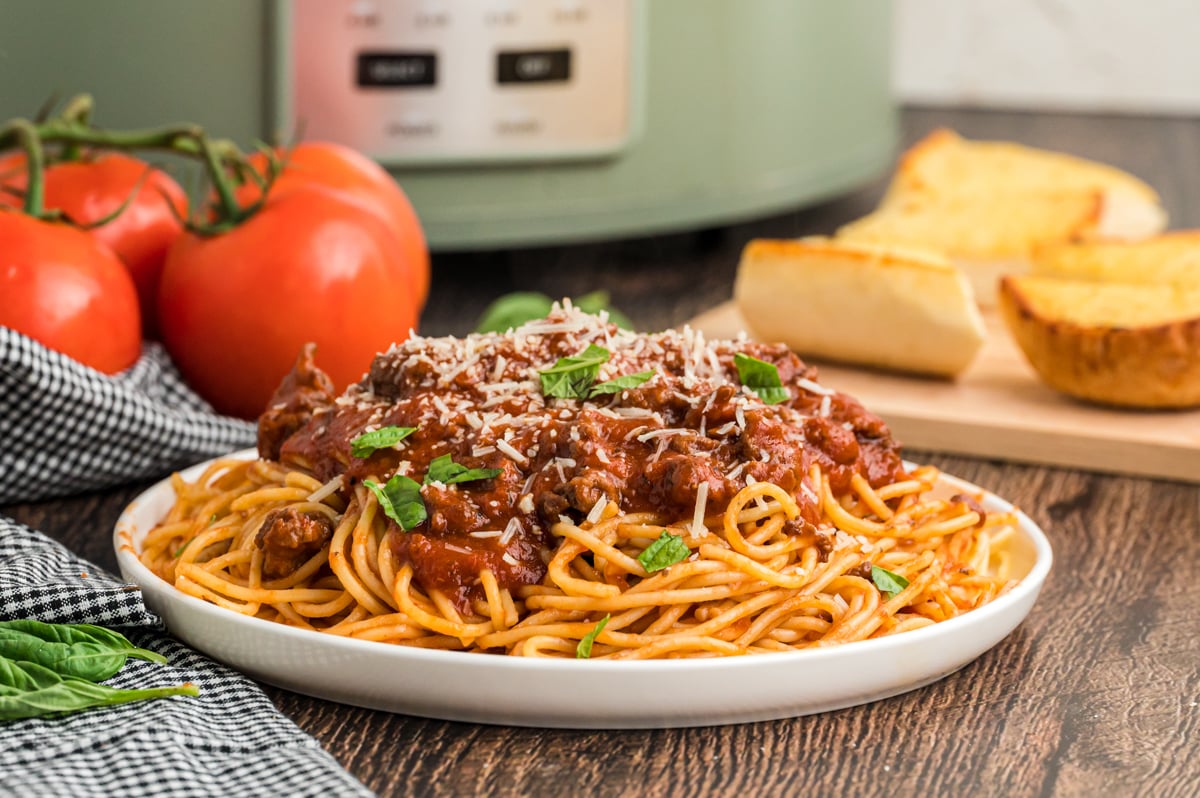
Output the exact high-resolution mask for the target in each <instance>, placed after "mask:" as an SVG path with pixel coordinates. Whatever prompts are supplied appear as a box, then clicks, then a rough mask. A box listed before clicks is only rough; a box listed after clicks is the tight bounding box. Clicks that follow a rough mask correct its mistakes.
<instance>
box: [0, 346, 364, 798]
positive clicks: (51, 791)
mask: <svg viewBox="0 0 1200 798" xmlns="http://www.w3.org/2000/svg"><path fill="white" fill-rule="evenodd" d="M253 441H254V427H253V425H251V424H248V423H246V422H243V421H237V420H234V419H229V418H223V417H220V416H217V415H215V414H214V413H213V412H212V409H211V408H210V407H209V406H208V405H207V404H206V403H204V402H203V401H202V400H201V399H200V398H199V397H197V396H196V395H195V394H194V393H192V392H191V391H190V390H189V389H188V388H187V386H186V385H185V384H184V383H183V380H182V379H181V378H180V376H179V374H178V372H177V371H176V370H175V368H174V366H172V364H171V362H170V359H169V358H168V357H167V355H166V353H165V352H164V351H163V349H162V348H161V347H160V346H158V345H156V344H148V345H147V346H146V348H145V351H144V352H143V355H142V357H141V359H140V360H139V361H138V362H137V364H135V365H134V366H133V367H132V368H130V369H129V370H128V371H126V372H123V373H122V374H119V375H117V376H115V377H107V376H105V375H103V374H99V373H98V372H95V371H92V370H91V369H88V368H85V367H83V366H81V365H79V364H78V363H76V362H74V361H72V360H70V359H69V358H66V357H64V356H62V355H60V354H58V353H56V352H52V351H50V350H48V349H46V348H45V347H43V346H41V345H39V344H37V343H36V342H34V341H32V340H31V339H29V338H27V337H25V336H23V335H20V334H18V333H15V332H13V331H12V330H9V329H6V328H3V327H0V504H4V503H8V502H16V501H33V500H37V499H43V498H48V497H51V496H59V495H66V494H70V493H77V492H81V491H86V490H96V489H100V488H106V487H113V486H115V485H119V484H121V483H124V482H130V481H134V480H144V479H149V478H157V477H161V476H164V475H166V474H167V473H169V472H170V471H171V470H173V469H176V468H178V467H180V466H183V465H187V464H189V463H193V462H196V461H198V460H202V459H205V458H207V457H211V456H214V455H218V454H222V453H225V452H229V451H232V450H234V449H238V448H242V447H244V446H247V445H249V444H251V443H252V442H253ZM20 618H32V619H36V620H40V621H46V622H50V623H93V624H98V625H101V626H106V627H109V628H112V629H116V630H118V631H120V632H122V633H123V634H125V635H126V636H127V637H128V638H129V639H130V640H132V641H133V643H134V644H135V645H138V646H141V647H143V648H148V649H151V650H153V651H157V652H158V653H160V654H162V655H163V656H165V657H166V658H167V660H168V663H169V664H168V665H165V666H164V665H155V664H153V663H149V662H143V661H141V660H133V659H131V660H129V661H128V662H127V663H126V665H125V667H124V668H122V669H121V671H120V672H119V673H118V674H117V675H116V676H114V677H113V678H112V679H109V680H108V682H106V684H109V685H112V686H114V687H150V686H161V685H173V684H182V683H183V682H192V683H194V684H196V685H198V686H199V687H200V695H199V696H197V697H183V696H176V697H171V698H164V699H156V700H152V701H138V702H134V703H131V704H122V705H118V706H115V707H104V708H95V709H89V710H85V711H83V712H79V713H76V714H72V715H65V716H61V717H57V718H31V719H28V720H20V721H8V722H5V721H0V795H3V796H6V797H7V796H20V797H22V798H23V797H24V796H30V797H31V798H32V797H33V796H37V798H41V796H71V797H72V798H75V797H76V796H105V797H106V798H107V796H118V795H119V796H125V795H130V796H142V795H161V796H189V798H190V797H191V796H231V795H237V796H284V795H286V796H309V795H311V796H318V795H320V796H343V795H370V794H371V793H370V792H369V791H368V790H366V788H364V787H363V786H362V785H361V784H359V783H358V782H357V781H356V780H355V779H354V778H353V777H352V776H350V774H348V773H346V772H345V771H344V770H343V769H342V768H341V767H340V766H339V765H338V763H337V762H336V760H334V759H333V758H332V757H331V756H329V755H328V754H327V753H325V752H324V751H323V750H322V749H321V747H320V745H319V744H318V743H317V741H316V740H314V739H313V738H312V737H310V736H308V735H306V734H304V733H303V732H302V731H301V730H300V729H299V728H298V727H296V726H295V725H294V724H293V723H292V722H291V721H289V720H288V719H287V718H285V717H284V716H283V715H281V714H280V713H279V712H278V711H277V710H276V709H275V707H274V706H273V705H272V704H271V702H270V700H269V699H268V698H267V697H266V695H265V694H264V693H263V692H262V691H261V690H260V689H259V688H258V687H257V685H255V684H254V683H253V682H252V681H250V680H249V679H247V678H245V677H243V676H241V675H239V674H237V673H235V672H233V671H231V670H229V669H228V668H225V667H223V666H221V665H219V664H217V663H215V662H213V661H212V660H210V659H208V658H207V657H204V656H203V655H201V654H199V653H197V652H196V651H193V650H192V649H190V648H188V647H187V646H184V645H183V644H181V643H179V642H178V641H176V640H174V639H172V638H171V637H170V636H168V635H167V634H166V632H165V630H164V628H163V626H162V624H161V623H160V622H159V620H158V619H157V618H156V617H155V616H154V615H153V614H151V613H150V612H149V610H147V609H146V607H145V605H144V604H143V603H142V597H141V593H140V592H139V591H138V590H137V588H134V587H131V586H130V585H127V584H124V583H122V582H121V581H120V580H118V579H116V578H115V577H113V576H111V575H109V574H107V573H105V572H104V571H102V570H100V569H99V568H97V567H95V566H94V565H92V564H90V563H88V562H86V561H84V560H81V559H80V558H78V557H76V556H75V555H73V554H71V553H70V552H68V551H67V550H66V549H65V548H63V547H62V546H61V545H59V544H58V543H56V542H54V541H53V540H51V539H50V538H48V537H46V536H45V535H42V534H41V533H39V532H37V531H35V530H32V529H30V528H28V527H26V526H23V525H21V524H18V523H16V522H15V521H13V520H12V519H9V518H5V517H3V516H0V620H13V619H20Z"/></svg>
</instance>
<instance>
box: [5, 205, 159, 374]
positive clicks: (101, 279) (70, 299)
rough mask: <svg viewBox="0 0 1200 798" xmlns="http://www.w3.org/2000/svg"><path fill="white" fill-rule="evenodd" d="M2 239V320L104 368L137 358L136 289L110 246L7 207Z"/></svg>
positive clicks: (110, 369)
mask: <svg viewBox="0 0 1200 798" xmlns="http://www.w3.org/2000/svg"><path fill="white" fill-rule="evenodd" d="M0 242H3V246H0V325H3V326H5V327H9V328H11V329H14V330H16V331H17V332H19V333H23V334H25V335H28V336H29V337H30V338H33V339H34V340H36V341H38V342H40V343H42V344H43V345H45V346H46V347H48V348H50V349H54V350H56V351H59V352H62V353H63V354H64V355H67V356H69V357H72V358H74V359H75V360H78V361H79V362H81V363H83V364H84V365H87V366H91V367H92V368H94V369H97V370H99V371H103V372H105V373H108V374H116V373H117V372H119V371H123V370H124V369H126V368H128V367H129V366H132V365H133V364H134V362H136V361H137V359H138V356H139V354H140V353H141V346H142V330H141V319H140V318H139V315H138V297H137V291H136V290H135V289H134V285H133V280H132V279H131V278H130V276H129V273H128V272H127V271H126V270H125V267H124V266H123V265H122V264H121V262H120V261H119V260H117V257H116V255H114V254H113V253H112V250H110V249H109V248H108V247H107V246H105V245H103V244H101V243H99V242H97V241H96V240H95V239H94V238H92V237H91V236H89V235H88V234H87V233H84V232H82V231H80V230H77V229H75V228H73V227H71V226H69V225H66V224H61V223H57V222H47V221H43V220H41V219H36V218H34V217H32V216H27V215H25V214H23V213H21V212H19V211H15V210H4V209H0Z"/></svg>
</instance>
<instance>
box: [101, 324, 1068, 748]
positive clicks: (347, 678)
mask: <svg viewBox="0 0 1200 798" xmlns="http://www.w3.org/2000/svg"><path fill="white" fill-rule="evenodd" d="M114 540H115V545H116V548H117V556H118V560H119V563H120V567H121V571H122V573H123V575H124V576H125V578H126V579H128V580H130V581H132V582H134V583H136V584H138V585H140V586H141V587H142V589H143V591H144V593H145V597H146V602H147V604H148V605H149V606H150V607H151V608H152V609H154V610H155V611H157V612H158V613H160V614H161V615H162V617H163V618H164V620H165V622H166V624H167V626H168V628H169V629H170V630H171V631H172V632H173V633H174V634H176V635H177V636H178V637H180V638H181V639H183V640H185V641H186V642H188V643H190V644H192V645H193V646H195V647H196V648H198V649H200V650H202V651H205V652H206V653H208V654H210V655H212V656H214V657H216V658H217V659H220V660H222V661H224V662H227V663H229V664H231V665H233V666H234V667H236V668H238V669H240V670H242V671H244V672H246V673H248V674H249V675H251V676H253V677H255V678H259V679H261V680H263V681H267V682H270V683H273V684H277V685H279V686H282V687H286V688H289V689H293V690H296V691H298V692H302V693H306V694H310V695H314V696H318V697H323V698H328V699H331V700H335V701H341V702H345V703H351V704H357V705H361V706H366V707H372V708H378V709H385V710H390V711H396V712H404V713H408V714H414V715H421V716H426V717H435V718H443V719H449V720H465V721H475V722H485V723H504V724H516V725H534V726H560V727H577V728H634V727H667V726H688V725H709V724H716V723H735V722H748V721H754V720H765V719H772V718H781V717H791V716H797V715H803V714H809V713H813V712H821V711H826V710H830V709H836V708H840V707H846V706H851V705H855V704H860V703H864V702H867V701H872V700H877V699H881V698H885V697H888V696H892V695H896V694H898V693H902V692H905V691H908V690H912V689H915V688H917V687H920V686H922V685H925V684H928V683H930V682H932V681H935V680H937V679H939V678H942V677H943V676H945V675H947V674H949V673H951V672H953V671H955V670H957V669H959V668H961V667H963V666H964V665H966V664H967V663H969V662H971V661H972V660H973V659H975V658H976V657H978V656H979V655H980V654H982V653H983V652H985V651H986V650H988V649H989V648H991V647H992V646H994V645H995V644H996V643H998V642H999V641H1000V640H1002V639H1003V638H1004V637H1005V636H1007V635H1008V634H1009V633H1010V632H1011V631H1012V630H1013V629H1014V628H1015V627H1016V626H1017V625H1018V624H1019V623H1020V622H1021V621H1022V620H1023V619H1024V618H1025V616H1026V615H1027V613H1028V612H1029V611H1030V609H1031V608H1032V606H1033V604H1034V601H1035V600H1036V598H1037V595H1038V592H1039V591H1040V589H1041V586H1042V583H1043V582H1044V580H1045V577H1046V575H1047V573H1048V572H1049V569H1050V565H1051V552H1050V547H1049V544H1048V542H1047V540H1046V538H1045V536H1044V535H1043V534H1042V532H1041V531H1040V530H1039V529H1038V528H1037V526H1036V525H1035V524H1033V522H1032V521H1031V520H1030V519H1029V518H1028V517H1027V516H1025V515H1024V514H1023V513H1021V512H1020V511H1019V510H1017V509H1016V508H1014V507H1012V506H1011V505H1010V504H1008V503H1007V502H1005V501H1003V500H1002V499H1000V498H998V497H996V496H993V495H991V494H989V493H987V492H986V491H984V490H982V489H980V488H978V487H976V486H973V485H970V484H967V483H965V482H962V481H961V480H957V479H955V478H954V477H951V476H949V475H945V474H940V473H938V471H937V470H936V469H934V468H932V467H928V466H917V465H914V464H912V463H908V462H905V461H904V460H903V459H902V457H901V452H900V447H899V445H898V444H897V442H896V441H895V440H894V439H893V438H892V436H891V434H890V432H889V430H888V428H887V426H886V424H884V422H883V421H882V420H880V419H879V418H878V417H876V416H874V415H873V414H871V413H870V412H869V411H867V410H866V409H865V408H863V407H862V406H861V405H860V404H859V403H858V402H857V401H855V400H854V399H853V398H852V397H849V396H846V395H844V394H842V393H840V392H838V391H836V390H834V389H832V388H829V387H827V386H824V385H822V384H821V383H820V382H819V381H818V380H817V373H816V370H815V369H813V368H811V367H809V366H807V365H806V364H804V363H803V362H802V361H801V360H800V359H799V358H798V357H796V356H795V355H794V354H793V353H791V352H790V351H788V350H787V349H786V348H785V347H783V346H771V345H764V344H760V343H753V342H750V341H746V340H730V341H725V340H722V341H706V340H705V339H704V338H703V336H701V335H700V334H699V333H697V332H695V331H693V330H690V329H687V328H684V329H683V330H668V331H666V332H662V333H655V334H638V333H633V332H629V331H625V330H621V329H619V328H617V327H616V326H615V325H613V324H611V323H609V322H608V320H607V319H606V318H605V317H604V316H603V314H601V315H600V316H592V315H589V314H585V313H582V312H581V311H579V310H577V309H575V308H572V307H571V306H570V305H569V304H568V303H564V304H563V306H562V307H556V308H555V310H554V311H553V312H552V313H551V314H550V316H548V317H547V318H545V319H540V320H537V321H534V322H530V323H528V324H525V325H524V326H522V327H519V328H517V329H515V330H510V331H508V332H506V333H488V334H473V335H469V336H466V337H464V338H450V337H447V338H426V337H420V336H413V337H412V338H410V339H409V340H408V341H406V342H404V343H401V344H397V345H395V346H393V347H392V348H391V349H389V350H388V351H386V352H384V353H381V354H380V355H379V356H377V357H376V359H375V361H374V362H373V363H372V365H371V368H370V371H369V372H368V373H367V374H365V375H364V377H363V379H362V380H361V381H360V382H359V383H357V384H356V385H352V386H350V388H348V389H347V390H346V391H345V392H342V393H341V394H336V393H335V392H334V390H333V388H332V385H331V384H330V381H329V380H328V378H327V377H326V376H325V375H324V374H323V373H322V372H321V371H320V370H319V368H317V366H316V364H315V363H314V352H313V351H312V350H311V349H308V350H306V351H305V352H303V353H302V354H301V356H300V357H299V359H298V360H297V363H296V366H295V368H294V369H293V371H292V373H291V374H290V375H288V376H287V378H285V380H284V381H283V383H282V384H281V385H280V388H279V390H278V391H277V393H276V395H275V397H273V399H272V401H271V403H270V405H269V406H268V408H267V410H266V412H265V413H264V414H263V416H262V417H261V419H260V422H259V439H258V447H257V449H256V450H247V451H244V452H238V453H234V454H232V455H230V456H228V457H223V458H219V459H216V460H213V461H210V462H208V463H202V464H199V465H197V466H195V467H193V468H190V469H187V470H185V471H183V472H181V473H179V474H175V475H173V476H172V477H171V478H170V479H168V480H164V481H163V482H162V483H160V484H158V485H156V486H154V487H153V488H151V489H150V490H148V491H147V492H146V493H145V494H143V495H142V496H141V497H139V498H138V499H137V500H135V501H134V502H133V503H132V504H131V505H130V506H129V508H127V510H126V511H125V513H124V514H123V515H122V516H121V518H120V519H119V521H118V523H117V528H116V531H115V536H114Z"/></svg>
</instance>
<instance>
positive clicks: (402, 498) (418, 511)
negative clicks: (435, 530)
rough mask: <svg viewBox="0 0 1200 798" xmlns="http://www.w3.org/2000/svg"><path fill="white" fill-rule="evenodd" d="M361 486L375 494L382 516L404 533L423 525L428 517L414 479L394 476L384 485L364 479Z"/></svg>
mask: <svg viewBox="0 0 1200 798" xmlns="http://www.w3.org/2000/svg"><path fill="white" fill-rule="evenodd" d="M363 484H364V485H366V486H367V488H368V489H369V490H370V491H371V492H372V493H374V494H375V498H376V499H377V500H378V501H379V506H380V507H381V508H383V513H384V515H386V516H387V517H388V518H390V519H392V520H393V521H395V522H396V523H397V524H399V525H400V528H401V529H403V530H404V531H405V532H407V531H409V530H410V529H412V528H413V527H416V526H419V525H420V524H422V523H424V521H425V519H426V518H428V517H429V514H428V512H427V511H426V509H425V502H424V501H422V500H421V486H420V484H418V482H417V481H416V480H415V479H411V478H409V477H406V476H403V475H401V474H396V475H395V476H393V477H392V478H391V479H389V480H388V481H387V484H386V485H380V484H379V483H378V482H375V481H374V480H370V479H364V480H363Z"/></svg>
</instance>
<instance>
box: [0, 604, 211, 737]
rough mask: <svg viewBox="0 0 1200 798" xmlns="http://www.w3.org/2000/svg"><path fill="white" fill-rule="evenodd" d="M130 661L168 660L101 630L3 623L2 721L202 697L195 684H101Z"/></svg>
mask: <svg viewBox="0 0 1200 798" xmlns="http://www.w3.org/2000/svg"><path fill="white" fill-rule="evenodd" d="M129 657H135V658H137V659H144V660H147V661H149V662H154V663H158V664H163V663H165V662H166V661H167V660H166V659H165V658H164V657H163V656H162V655H161V654H158V653H156V652H154V651H149V650H147V649H144V648H138V647H137V646H135V645H133V643H130V642H129V641H128V640H127V639H126V638H125V637H124V635H121V634H119V633H117V632H113V631H111V630H109V629H105V628H103V627H101V626H92V625H91V624H59V623H42V622H41V621H33V620H16V621H4V622H0V721H5V720H21V719H22V718H36V717H41V716H42V715H59V714H64V713H67V712H75V711H78V710H81V709H88V708H89V707H100V706H111V705H113V704H124V703H127V702H129V701H140V700H142V699H145V698H162V697H164V696H171V695H197V694H199V692H200V691H199V688H197V687H196V686H195V685H194V684H182V685H177V686H173V687H152V688H147V689H141V690H122V689H118V688H115V687H109V686H107V685H103V684H96V682H99V681H101V680H103V679H107V678H109V677H110V676H113V675H114V674H116V672H117V671H119V670H121V668H122V667H123V666H124V665H125V661H126V659H127V658H129Z"/></svg>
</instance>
